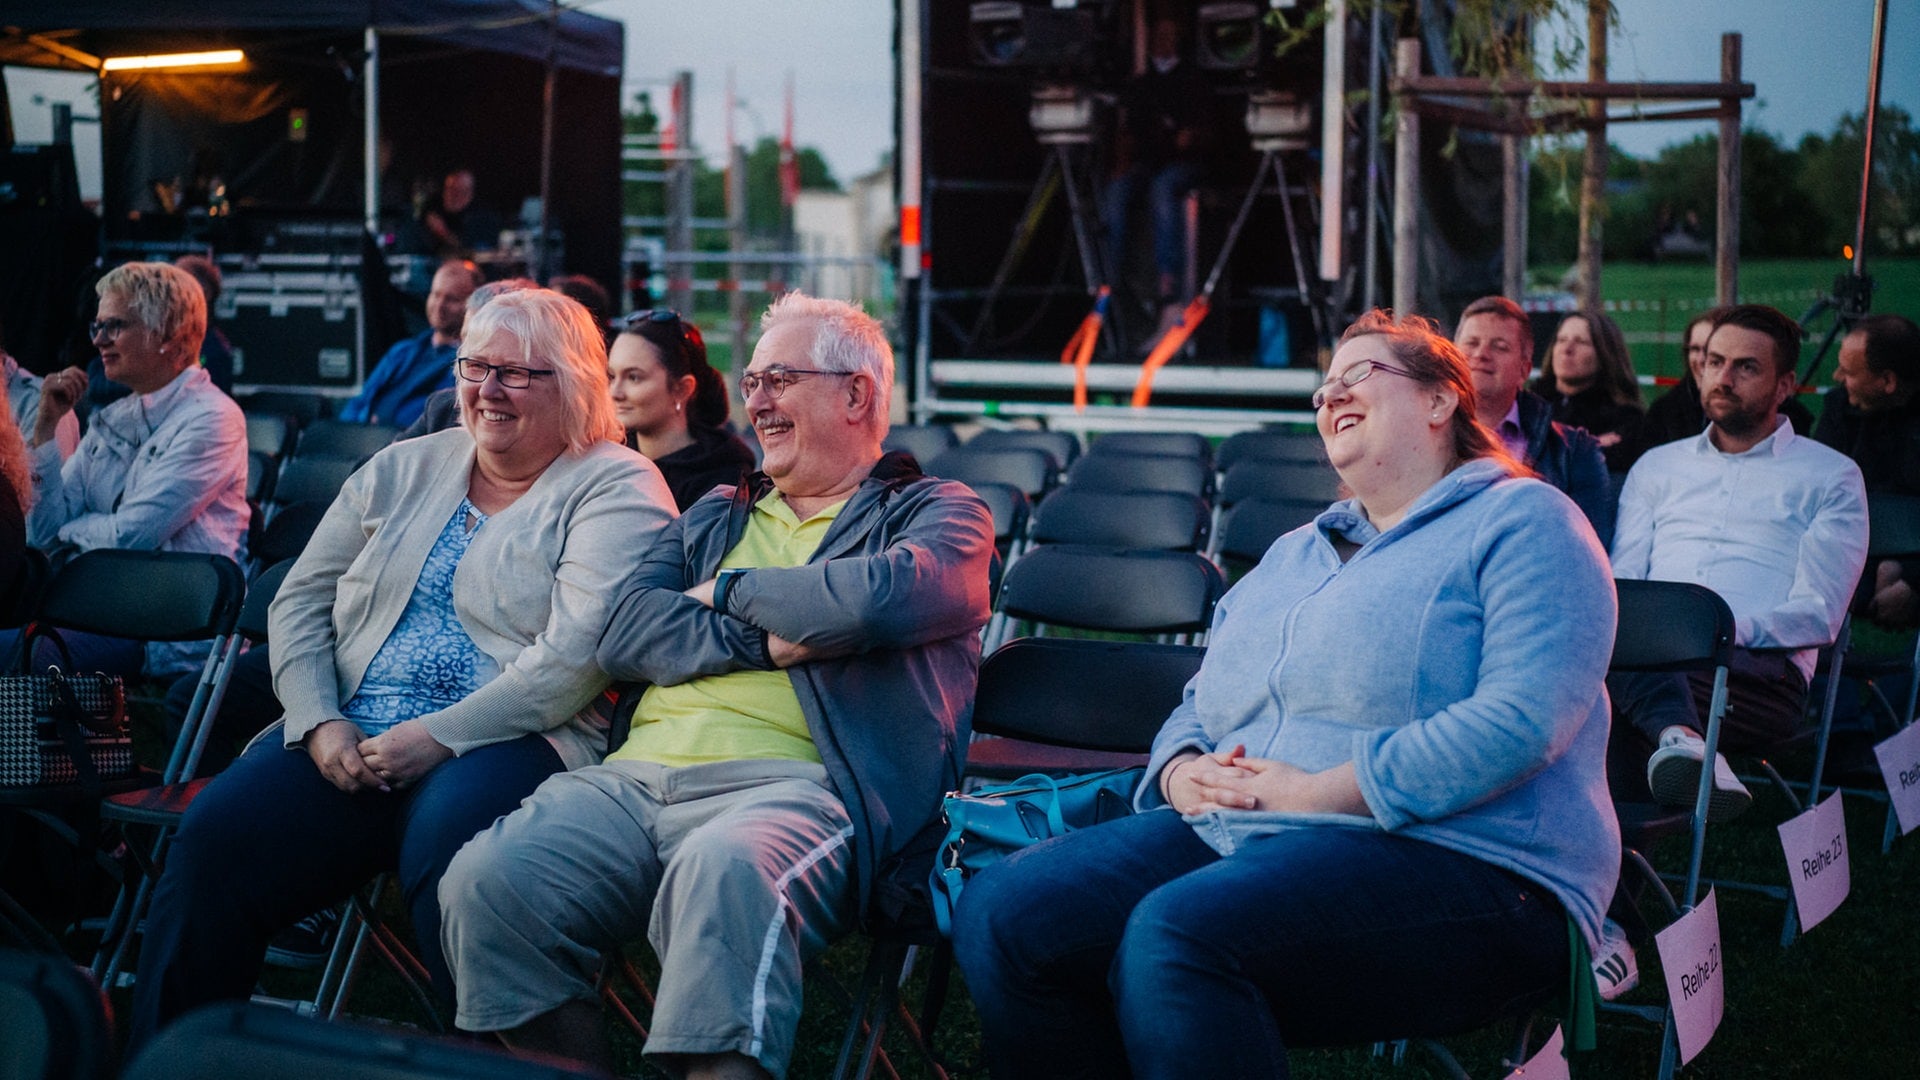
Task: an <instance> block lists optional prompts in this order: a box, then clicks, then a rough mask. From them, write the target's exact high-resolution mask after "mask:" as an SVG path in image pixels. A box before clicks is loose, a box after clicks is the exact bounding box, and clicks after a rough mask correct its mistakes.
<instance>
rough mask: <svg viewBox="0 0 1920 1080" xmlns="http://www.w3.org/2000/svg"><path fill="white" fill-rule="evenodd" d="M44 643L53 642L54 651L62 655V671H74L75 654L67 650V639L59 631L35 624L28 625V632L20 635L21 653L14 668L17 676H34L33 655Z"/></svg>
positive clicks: (41, 624) (43, 624) (41, 623)
mask: <svg viewBox="0 0 1920 1080" xmlns="http://www.w3.org/2000/svg"><path fill="white" fill-rule="evenodd" d="M42 641H51V642H53V647H54V649H56V650H57V651H58V652H59V653H60V670H62V671H72V670H73V652H72V651H71V650H69V649H68V648H67V639H65V638H63V637H61V636H60V631H59V630H58V629H56V628H54V627H51V626H48V625H47V624H46V623H43V622H35V623H32V624H30V625H28V627H27V629H26V632H25V633H23V634H21V635H20V642H19V646H18V647H19V650H20V652H19V655H18V658H17V659H16V661H15V664H14V668H13V670H14V672H15V673H16V674H20V675H31V674H33V654H34V652H35V651H36V646H37V645H38V644H39V643H40V642H42Z"/></svg>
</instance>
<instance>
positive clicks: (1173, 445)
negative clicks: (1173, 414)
mask: <svg viewBox="0 0 1920 1080" xmlns="http://www.w3.org/2000/svg"><path fill="white" fill-rule="evenodd" d="M1087 453H1088V454H1089V455H1092V454H1155V455H1158V456H1161V457H1190V458H1198V459H1200V460H1201V461H1202V462H1203V463H1206V464H1207V465H1209V466H1211V465H1212V463H1213V445H1212V444H1211V443H1209V442H1207V438H1206V436H1204V435H1201V434H1199V433H1198V432H1193V431H1113V432H1109V433H1107V434H1105V435H1102V436H1100V437H1099V438H1097V439H1095V440H1093V443H1092V444H1091V445H1090V446H1088V447H1087Z"/></svg>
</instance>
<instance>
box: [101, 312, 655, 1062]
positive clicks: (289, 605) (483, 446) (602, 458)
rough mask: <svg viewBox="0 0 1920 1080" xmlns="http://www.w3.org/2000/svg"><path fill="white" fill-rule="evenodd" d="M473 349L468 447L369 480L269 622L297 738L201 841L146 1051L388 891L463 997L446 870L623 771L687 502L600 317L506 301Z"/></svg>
mask: <svg viewBox="0 0 1920 1080" xmlns="http://www.w3.org/2000/svg"><path fill="white" fill-rule="evenodd" d="M462 350H463V351H462V353H461V355H460V357H459V358H458V359H457V360H456V361H455V368H456V373H457V376H458V379H459V397H460V411H461V414H462V418H463V419H462V424H461V426H459V427H457V428H451V429H448V430H446V431H442V432H438V433H436V434H433V435H429V436H426V437H423V438H419V439H411V440H407V441H404V442H400V443H396V444H394V445H393V446H390V447H388V448H387V449H385V450H383V451H381V452H380V453H379V454H376V455H375V456H374V457H373V459H372V460H371V461H369V462H368V463H367V464H366V465H365V466H363V467H362V468H361V469H360V470H359V471H358V472H356V473H354V475H353V476H352V477H351V478H350V479H349V480H348V481H347V483H346V486H345V488H344V489H343V490H342V491H341V493H340V496H339V498H337V499H336V500H335V501H334V503H333V505H332V506H331V507H330V508H329V509H328V510H327V513H326V516H325V518H324V519H323V520H322V521H321V523H320V526H319V528H318V530H317V531H316V532H315V533H314V536H313V539H312V540H311V541H310V542H309V543H308V545H307V548H306V550H305V552H304V553H303V554H302V555H301V556H300V559H299V561H298V562H297V563H295V564H294V567H293V569H292V571H291V572H290V573H289V574H288V576H287V579H286V582H285V583H284V584H283V585H282V586H281V588H280V592H279V593H278V595H277V596H276V598H275V600H274V602H273V607H272V609H271V612H270V615H269V622H268V625H269V631H270V640H271V648H272V650H273V657H272V659H273V675H274V689H275V691H276V693H277V694H278V696H279V698H280V700H281V701H282V702H283V703H285V705H286V726H285V729H284V731H283V732H282V733H281V735H280V737H279V738H269V739H264V740H262V741H261V742H259V743H257V744H256V745H255V746H254V747H253V748H252V749H251V750H249V751H248V752H247V753H246V754H244V755H243V756H242V757H241V758H240V760H239V761H237V762H235V763H234V765H233V766H232V767H230V768H229V769H227V770H226V771H225V772H223V773H221V774H220V775H219V776H217V777H216V778H215V779H214V780H213V782H212V783H211V784H210V785H209V786H208V787H207V789H206V790H205V791H204V792H202V793H201V795H200V796H199V797H198V798H197V799H195V800H194V803H193V806H192V808H191V809H190V810H189V811H188V812H187V815H186V818H185V820H184V821H183V822H182V824H181V829H180V833H179V836H178V838H177V840H176V842H175V843H174V846H173V848H172V852H171V854H170V856H169V858H168V863H167V869H166V872H165V874H164V875H163V876H162V878H161V880H160V884H159V886H158V888H157V889H156V891H155V894H154V902H153V911H152V914H151V915H150V916H149V918H148V922H147V931H146V941H145V943H144V945H143V946H142V948H141V955H140V976H139V983H138V987H137V990H136V993H135V1000H134V1009H133V1017H134V1019H133V1034H134V1038H135V1039H144V1038H146V1037H148V1036H151V1035H152V1034H153V1032H154V1031H155V1030H157V1029H158V1028H159V1027H160V1026H161V1025H162V1024H164V1023H166V1022H167V1021H168V1020H170V1019H172V1018H173V1017H176V1016H178V1015H180V1014H181V1013H183V1012H185V1011H187V1010H188V1009H190V1008H192V1007H193V1006H195V1005H198V1004H200V1003H202V1002H205V1001H210V1000H216V999H223V998H236V999H243V998H245V997H246V996H247V995H248V994H249V992H250V991H251V989H252V987H253V983H254V980H255V978H256V976H257V973H258V968H259V966H260V962H261V957H262V954H263V953H264V951H265V948H266V945H267V942H268V940H269V938H271V937H272V936H273V934H274V933H275V932H276V931H278V930H280V929H281V928H283V927H285V926H287V925H289V924H291V923H292V922H293V921H294V920H295V919H298V918H299V917H301V916H303V915H305V914H307V913H308V912H311V911H314V910H316V909H318V908H321V907H323V906H326V905H330V904H334V903H338V902H339V901H340V900H342V899H344V898H345V897H346V896H347V895H348V894H349V893H351V892H352V891H353V890H354V889H355V888H357V887H358V886H359V885H361V884H362V883H364V882H365V881H367V880H368V879H369V878H371V877H372V876H373V875H375V874H377V873H379V872H381V871H383V870H397V871H398V876H399V881H400V885H401V888H402V891H403V894H404V896H405V900H406V903H407V906H408V910H409V912H410V914H411V916H412V919H413V924H414V932H415V936H416V938H417V940H418V942H419V945H420V948H421V952H422V958H423V960H425V962H426V964H427V968H428V971H429V972H430V973H431V975H432V978H433V982H434V988H435V991H436V993H437V994H438V995H439V996H440V997H441V999H442V1000H443V1001H450V1000H451V987H450V985H449V984H450V982H451V979H450V977H449V975H448V973H447V969H446V963H445V961H444V959H443V958H442V956H441V954H440V949H439V941H440V933H439V919H440V915H439V905H438V901H437V899H436V896H435V892H436V888H437V886H438V884H439V880H440V876H441V874H442V873H443V872H444V871H445V869H446V866H447V863H448V861H449V860H450V859H452V857H453V854H454V852H455V851H457V850H459V848H460V846H461V845H462V844H464V843H466V841H467V840H468V839H469V838H471V837H472V836H473V835H474V834H475V833H477V832H479V831H480V830H482V829H484V828H486V827H487V826H488V825H490V824H492V822H493V820H494V819H495V818H497V817H499V816H500V815H502V814H504V813H506V812H508V811H510V810H512V809H513V808H514V807H515V806H517V805H519V802H520V800H521V799H522V798H523V797H525V796H526V795H527V794H529V793H530V792H532V791H533V789H534V788H535V787H537V786H538V785H539V783H540V781H541V780H543V779H545V778H546V777H547V776H549V775H551V774H553V773H555V772H559V771H561V770H564V769H571V768H577V767H579V766H582V765H586V764H590V763H592V762H595V761H598V760H599V758H600V756H601V755H602V753H603V752H604V750H605V747H606V724H605V717H604V715H603V712H602V708H601V707H602V705H603V703H604V702H603V693H602V692H603V691H604V690H605V689H606V686H607V682H608V680H607V676H606V674H605V673H604V672H602V671H601V670H600V668H599V667H598V665H597V664H596V662H595V660H594V655H595V651H596V648H597V646H598V644H599V640H600V635H601V632H602V631H603V629H604V628H605V626H606V622H607V614H608V605H609V604H610V603H611V602H612V600H613V598H614V597H615V596H616V595H618V592H619V589H618V586H619V585H620V583H621V581H622V580H623V579H624V578H625V576H626V573H627V570H628V569H629V568H630V567H631V566H632V564H633V561H634V553H635V552H637V551H641V550H644V549H645V548H646V546H647V544H648V542H649V541H650V540H651V539H652V538H653V536H654V534H655V533H657V532H658V531H659V530H660V529H661V528H662V527H663V526H664V525H665V524H666V523H667V522H668V521H669V520H670V519H671V518H672V517H673V516H674V510H673V497H672V495H671V494H670V493H669V492H668V491H667V487H666V484H665V483H664V482H663V481H662V480H661V479H660V474H659V472H658V470H656V469H655V468H654V467H653V466H652V465H651V464H650V463H648V462H647V461H646V459H644V458H642V457H641V456H640V455H638V454H636V453H634V452H633V451H631V450H629V449H627V448H626V447H624V446H622V445H620V439H621V437H622V435H623V434H624V433H623V431H622V429H621V427H620V425H619V423H618V421H616V420H615V418H614V416H613V408H612V405H611V403H610V402H609V401H608V399H607V394H606V370H607V353H606V345H605V341H604V338H603V337H602V336H601V334H600V332H599V330H598V328H597V327H595V326H594V325H593V320H592V318H591V317H590V316H588V314H587V312H586V309H584V308H582V307H581V306H580V305H579V304H578V303H576V302H574V301H572V300H569V299H567V298H566V297H564V296H561V295H559V294H558V293H554V292H550V291H547V290H544V289H533V290H527V291H524V292H516V293H511V294H508V295H505V296H501V297H499V298H498V299H496V300H494V301H493V303H491V304H489V305H487V306H486V307H485V308H484V309H482V310H481V311H480V312H478V313H476V314H475V315H474V317H473V319H472V320H471V321H470V322H468V324H467V327H466V334H465V336H464V338H463V341H462Z"/></svg>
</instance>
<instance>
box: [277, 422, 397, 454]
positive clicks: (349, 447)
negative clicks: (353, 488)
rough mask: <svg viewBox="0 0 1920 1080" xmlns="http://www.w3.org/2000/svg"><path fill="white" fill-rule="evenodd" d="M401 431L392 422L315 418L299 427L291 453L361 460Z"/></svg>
mask: <svg viewBox="0 0 1920 1080" xmlns="http://www.w3.org/2000/svg"><path fill="white" fill-rule="evenodd" d="M399 434H400V428H399V427H398V426H397V425H395V424H356V423H353V422H351V421H348V420H315V421H313V422H312V423H310V424H308V425H307V426H305V427H303V428H301V429H300V439H299V441H298V442H297V443H295V445H294V454H295V455H296V456H299V457H304V458H314V457H333V458H346V459H348V460H350V461H354V462H361V461H365V460H366V459H368V458H370V457H372V456H373V455H375V454H377V453H379V452H380V451H382V450H385V449H386V448H387V447H388V446H390V445H392V443H393V440H394V437H395V436H397V435H399Z"/></svg>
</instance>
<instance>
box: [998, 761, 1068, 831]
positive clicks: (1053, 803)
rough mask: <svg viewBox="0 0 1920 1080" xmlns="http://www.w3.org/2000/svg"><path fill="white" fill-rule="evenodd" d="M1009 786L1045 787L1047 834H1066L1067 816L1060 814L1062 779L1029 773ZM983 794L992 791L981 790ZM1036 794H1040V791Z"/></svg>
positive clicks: (1042, 807) (1044, 807)
mask: <svg viewBox="0 0 1920 1080" xmlns="http://www.w3.org/2000/svg"><path fill="white" fill-rule="evenodd" d="M1008 786H1009V787H1011V788H1016V789H1017V788H1045V789H1046V799H1045V800H1044V804H1043V805H1042V806H1041V809H1042V810H1045V811H1046V814H1047V829H1048V830H1049V832H1048V833H1047V835H1049V836H1064V835H1065V834H1066V831H1067V822H1066V819H1065V818H1063V817H1061V816H1060V781H1058V780H1056V779H1054V778H1053V777H1051V776H1048V775H1047V774H1046V773H1028V774H1027V775H1025V776H1023V777H1021V778H1020V779H1018V780H1015V781H1014V782H1013V783H1012V784H1010V785H1008ZM981 794H983V795H985V794H992V792H981ZM1035 794H1038V792H1036V793H1035Z"/></svg>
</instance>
